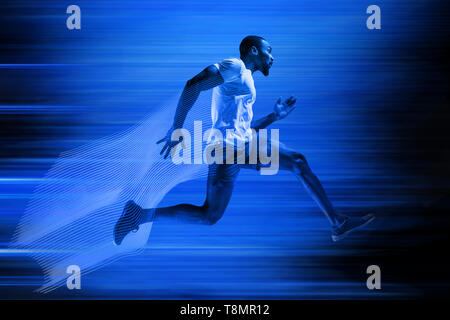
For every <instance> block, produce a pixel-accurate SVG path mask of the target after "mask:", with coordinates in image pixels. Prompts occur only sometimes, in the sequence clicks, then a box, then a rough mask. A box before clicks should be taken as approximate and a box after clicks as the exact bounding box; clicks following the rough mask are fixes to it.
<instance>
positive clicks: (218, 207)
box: [142, 164, 239, 225]
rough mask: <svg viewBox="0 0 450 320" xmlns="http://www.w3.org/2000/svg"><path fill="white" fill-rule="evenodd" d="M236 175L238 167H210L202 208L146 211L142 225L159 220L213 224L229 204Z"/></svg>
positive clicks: (191, 206)
mask: <svg viewBox="0 0 450 320" xmlns="http://www.w3.org/2000/svg"><path fill="white" fill-rule="evenodd" d="M238 174H239V165H217V164H213V165H211V166H210V167H209V172H208V182H207V195H206V200H205V202H204V204H203V205H202V206H196V205H192V204H178V205H175V206H170V207H163V208H156V209H146V210H144V218H143V220H142V223H145V222H149V221H155V220H160V219H176V220H178V221H183V222H188V223H197V224H207V225H212V224H215V223H216V222H217V221H218V220H219V219H220V218H221V217H222V215H223V213H224V212H225V209H226V207H227V205H228V203H229V202H230V198H231V194H232V193H233V187H234V181H235V180H236V177H237V175H238Z"/></svg>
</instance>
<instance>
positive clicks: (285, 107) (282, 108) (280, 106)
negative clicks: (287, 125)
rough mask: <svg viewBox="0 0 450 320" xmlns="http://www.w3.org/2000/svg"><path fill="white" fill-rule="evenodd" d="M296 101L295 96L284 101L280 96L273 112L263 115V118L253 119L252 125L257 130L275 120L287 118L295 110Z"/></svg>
mask: <svg viewBox="0 0 450 320" xmlns="http://www.w3.org/2000/svg"><path fill="white" fill-rule="evenodd" d="M296 101H297V99H295V98H294V97H289V98H288V99H286V100H285V101H284V102H282V101H281V98H279V99H278V100H277V102H276V103H275V106H274V108H273V112H272V113H269V114H268V115H267V116H265V117H262V118H261V119H258V120H254V121H252V125H251V127H252V128H253V129H255V130H259V129H264V128H266V127H268V126H269V125H271V124H272V123H273V122H275V121H277V120H281V119H284V118H286V117H287V115H288V114H289V113H291V112H292V111H294V109H295V102H296Z"/></svg>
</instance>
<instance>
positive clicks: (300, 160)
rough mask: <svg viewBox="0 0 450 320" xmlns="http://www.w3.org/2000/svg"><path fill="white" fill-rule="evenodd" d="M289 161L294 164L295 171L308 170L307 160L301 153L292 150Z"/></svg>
mask: <svg viewBox="0 0 450 320" xmlns="http://www.w3.org/2000/svg"><path fill="white" fill-rule="evenodd" d="M291 161H292V163H293V164H294V165H293V167H294V169H295V170H296V171H300V173H305V172H310V171H311V169H310V168H309V165H308V161H306V158H305V156H304V155H303V154H301V153H298V152H294V153H292V155H291Z"/></svg>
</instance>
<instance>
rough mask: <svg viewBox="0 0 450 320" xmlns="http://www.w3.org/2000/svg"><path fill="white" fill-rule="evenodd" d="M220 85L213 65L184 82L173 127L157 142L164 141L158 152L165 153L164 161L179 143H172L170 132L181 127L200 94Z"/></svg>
mask: <svg viewBox="0 0 450 320" xmlns="http://www.w3.org/2000/svg"><path fill="white" fill-rule="evenodd" d="M222 83H224V80H223V78H222V76H221V74H220V72H219V70H218V69H217V68H216V67H215V66H214V65H210V66H208V67H206V68H205V69H204V70H203V71H202V72H200V73H199V74H197V75H196V76H195V77H193V78H192V79H190V80H188V81H187V82H186V85H185V86H184V89H183V92H182V93H181V97H180V100H179V101H178V106H177V110H176V112H175V117H174V119H173V125H172V127H171V128H170V129H169V131H168V132H167V134H166V136H165V137H164V138H162V139H161V140H159V141H158V142H157V143H161V142H164V141H165V144H164V146H163V148H162V150H161V152H160V154H163V153H164V152H165V154H164V159H166V158H167V157H168V156H169V154H170V150H171V149H172V148H173V147H174V146H176V145H177V144H178V143H180V141H172V139H171V136H172V132H173V131H174V130H176V129H179V128H181V127H182V126H183V124H184V120H185V119H186V116H187V114H188V112H189V110H190V109H191V108H192V106H193V105H194V103H195V101H196V100H197V98H198V96H199V94H200V92H201V91H205V90H209V89H211V88H214V87H216V86H218V85H221V84H222Z"/></svg>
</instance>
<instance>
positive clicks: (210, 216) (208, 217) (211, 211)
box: [203, 208, 225, 226]
mask: <svg viewBox="0 0 450 320" xmlns="http://www.w3.org/2000/svg"><path fill="white" fill-rule="evenodd" d="M224 211H225V210H223V209H220V208H205V213H204V215H203V223H204V224H206V225H209V226H212V225H214V224H216V223H217V222H218V221H219V220H220V219H221V218H222V216H223V213H224Z"/></svg>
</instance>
